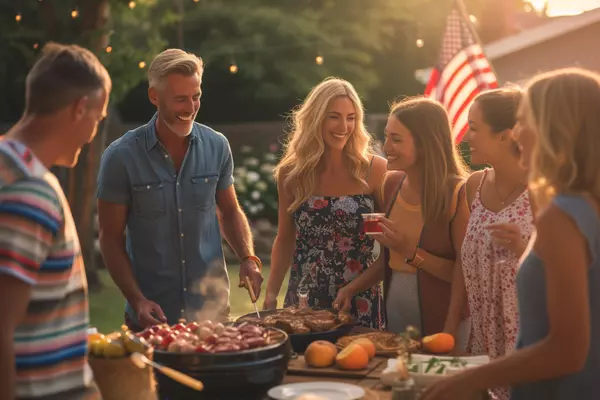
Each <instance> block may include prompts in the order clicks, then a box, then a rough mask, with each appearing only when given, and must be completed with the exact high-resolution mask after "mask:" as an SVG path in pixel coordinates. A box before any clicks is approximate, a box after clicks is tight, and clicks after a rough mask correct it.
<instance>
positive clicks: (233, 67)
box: [229, 63, 239, 74]
mask: <svg viewBox="0 0 600 400" xmlns="http://www.w3.org/2000/svg"><path fill="white" fill-rule="evenodd" d="M238 70H239V68H238V66H237V64H236V63H232V64H231V65H230V66H229V72H231V73H232V74H237V72H238Z"/></svg>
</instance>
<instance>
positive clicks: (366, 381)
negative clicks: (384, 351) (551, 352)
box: [282, 327, 489, 400]
mask: <svg viewBox="0 0 600 400" xmlns="http://www.w3.org/2000/svg"><path fill="white" fill-rule="evenodd" d="M373 331H374V329H369V328H364V327H356V328H354V329H353V330H352V331H351V332H350V334H361V333H367V332H373ZM390 358H392V357H390V356H386V357H375V358H374V359H373V360H372V361H371V363H370V364H369V368H368V372H366V374H365V376H362V377H350V376H331V375H328V376H317V375H309V374H308V373H307V372H306V371H302V368H300V365H301V364H303V363H304V358H303V356H301V355H300V356H298V357H297V358H292V360H290V363H289V368H288V372H287V374H286V376H285V378H284V380H283V382H282V384H289V383H303V382H323V381H327V382H340V383H349V384H353V385H356V386H360V387H362V388H363V389H364V390H365V392H366V394H365V397H364V399H363V400H391V399H392V391H391V388H389V387H386V386H384V385H383V384H382V383H381V381H380V377H381V373H382V372H383V370H384V369H385V368H386V367H387V360H388V359H390ZM294 367H296V368H294ZM476 397H477V399H478V400H486V399H489V396H488V394H487V393H482V394H481V395H479V396H476Z"/></svg>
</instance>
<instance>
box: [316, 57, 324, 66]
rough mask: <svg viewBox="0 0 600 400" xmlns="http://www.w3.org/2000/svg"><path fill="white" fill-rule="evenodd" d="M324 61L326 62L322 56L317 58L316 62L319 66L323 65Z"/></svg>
mask: <svg viewBox="0 0 600 400" xmlns="http://www.w3.org/2000/svg"><path fill="white" fill-rule="evenodd" d="M324 61H325V59H324V58H323V56H321V55H318V56H316V57H315V62H316V63H317V65H323V62H324Z"/></svg>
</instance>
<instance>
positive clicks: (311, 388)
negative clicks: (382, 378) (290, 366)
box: [268, 382, 365, 400]
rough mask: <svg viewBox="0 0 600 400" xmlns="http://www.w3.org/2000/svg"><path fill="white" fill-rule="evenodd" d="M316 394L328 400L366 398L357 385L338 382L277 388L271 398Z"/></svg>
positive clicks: (278, 399)
mask: <svg viewBox="0 0 600 400" xmlns="http://www.w3.org/2000/svg"><path fill="white" fill-rule="evenodd" d="M309 393H310V394H314V395H316V396H322V397H325V398H326V399H328V400H356V399H361V398H363V397H364V396H365V390H364V389H363V388H361V387H359V386H356V385H349V384H347V383H338V382H303V383H290V384H288V385H280V386H276V387H274V388H273V389H271V390H269V393H268V394H269V396H270V397H272V398H273V399H276V400H292V399H295V398H296V397H298V396H300V395H302V394H309Z"/></svg>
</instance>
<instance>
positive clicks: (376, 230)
mask: <svg viewBox="0 0 600 400" xmlns="http://www.w3.org/2000/svg"><path fill="white" fill-rule="evenodd" d="M362 217H363V220H364V222H365V233H366V234H367V235H381V234H383V231H382V230H381V226H380V225H379V220H380V219H381V218H383V217H385V214H384V213H370V214H363V215H362Z"/></svg>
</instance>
